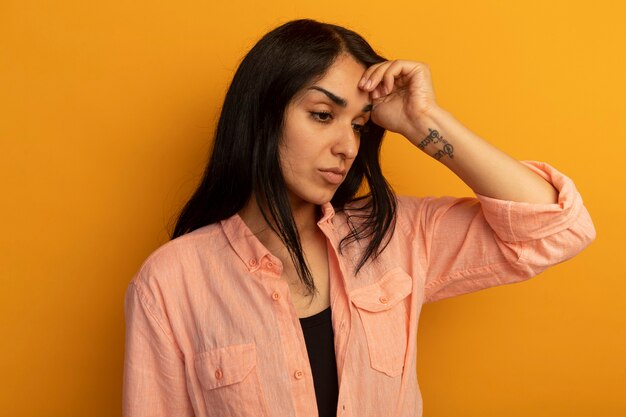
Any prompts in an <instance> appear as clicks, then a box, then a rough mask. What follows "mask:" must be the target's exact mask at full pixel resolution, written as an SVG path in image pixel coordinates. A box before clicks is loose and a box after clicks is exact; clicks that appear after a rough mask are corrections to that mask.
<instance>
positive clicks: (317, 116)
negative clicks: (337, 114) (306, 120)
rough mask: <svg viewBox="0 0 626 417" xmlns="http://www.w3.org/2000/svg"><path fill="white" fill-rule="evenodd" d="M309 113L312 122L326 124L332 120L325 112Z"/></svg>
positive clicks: (331, 116) (330, 115)
mask: <svg viewBox="0 0 626 417" xmlns="http://www.w3.org/2000/svg"><path fill="white" fill-rule="evenodd" d="M309 113H311V117H312V118H313V120H316V121H318V122H320V123H328V122H330V120H331V119H332V118H333V115H332V114H330V113H328V112H325V111H312V112H309Z"/></svg>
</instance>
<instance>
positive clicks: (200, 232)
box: [132, 223, 225, 286]
mask: <svg viewBox="0 0 626 417" xmlns="http://www.w3.org/2000/svg"><path fill="white" fill-rule="evenodd" d="M224 241H225V238H224V236H223V233H222V230H221V226H220V223H213V224H210V225H207V226H203V227H201V228H199V229H196V230H194V231H192V232H189V233H186V234H184V235H182V236H179V237H177V238H175V239H172V240H170V241H168V242H166V243H164V244H163V245H161V246H160V247H158V248H157V249H155V250H154V251H153V252H152V253H150V255H148V257H147V258H146V259H145V260H144V262H143V263H142V264H141V266H140V268H139V271H138V272H137V273H136V274H135V276H134V277H133V280H132V282H133V283H135V284H137V285H140V286H152V285H155V284H156V285H159V282H158V281H161V280H163V279H165V277H167V279H168V280H172V279H175V277H180V276H182V275H184V272H185V270H186V269H190V268H193V266H194V264H196V263H197V262H198V259H199V255H200V256H201V254H202V253H207V252H209V251H211V250H212V249H213V248H216V247H223V246H224Z"/></svg>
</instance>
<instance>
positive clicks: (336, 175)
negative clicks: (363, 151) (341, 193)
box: [319, 168, 346, 185]
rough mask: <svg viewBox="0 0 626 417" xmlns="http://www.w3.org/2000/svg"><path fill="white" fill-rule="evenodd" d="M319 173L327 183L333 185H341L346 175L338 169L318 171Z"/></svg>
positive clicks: (344, 171) (342, 170)
mask: <svg viewBox="0 0 626 417" xmlns="http://www.w3.org/2000/svg"><path fill="white" fill-rule="evenodd" d="M319 172H320V174H322V177H323V178H324V179H325V180H326V181H327V182H329V183H331V184H333V185H338V184H341V182H342V181H343V178H344V177H345V175H346V170H344V169H340V168H326V169H320V170H319Z"/></svg>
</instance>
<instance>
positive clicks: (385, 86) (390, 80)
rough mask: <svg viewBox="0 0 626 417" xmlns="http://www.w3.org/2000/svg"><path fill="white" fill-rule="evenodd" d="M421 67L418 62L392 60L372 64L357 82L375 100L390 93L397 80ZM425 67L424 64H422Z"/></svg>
mask: <svg viewBox="0 0 626 417" xmlns="http://www.w3.org/2000/svg"><path fill="white" fill-rule="evenodd" d="M419 65H422V64H421V63H419V62H413V61H402V60H393V61H385V62H381V63H378V64H374V65H372V66H370V67H369V68H368V69H366V70H365V72H364V73H363V77H362V78H361V81H360V82H359V87H361V88H362V89H363V90H365V91H369V92H370V93H371V94H372V98H374V99H377V98H379V97H381V96H385V95H388V94H389V93H391V92H392V91H393V89H394V87H395V85H396V80H397V79H398V78H401V77H404V76H405V75H408V74H410V73H411V71H413V70H415V68H416V67H418V66H419ZM424 65H425V64H424Z"/></svg>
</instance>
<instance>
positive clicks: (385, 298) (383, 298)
mask: <svg viewBox="0 0 626 417" xmlns="http://www.w3.org/2000/svg"><path fill="white" fill-rule="evenodd" d="M378 301H380V302H381V303H382V304H387V303H388V302H389V298H388V297H386V296H384V295H383V296H381V297H380V298H379V299H378Z"/></svg>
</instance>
